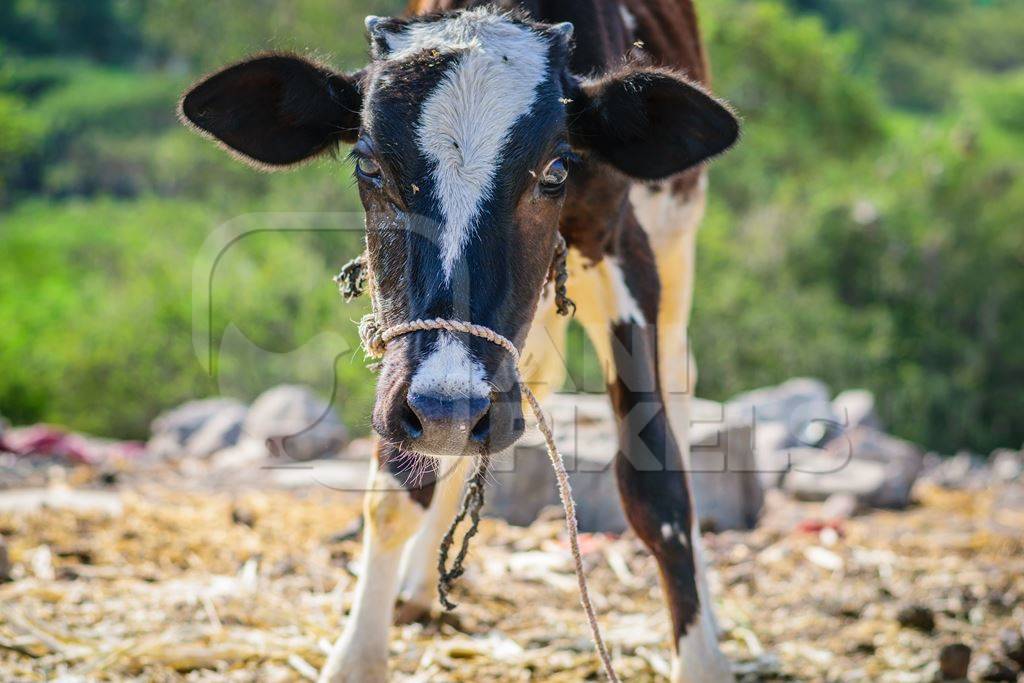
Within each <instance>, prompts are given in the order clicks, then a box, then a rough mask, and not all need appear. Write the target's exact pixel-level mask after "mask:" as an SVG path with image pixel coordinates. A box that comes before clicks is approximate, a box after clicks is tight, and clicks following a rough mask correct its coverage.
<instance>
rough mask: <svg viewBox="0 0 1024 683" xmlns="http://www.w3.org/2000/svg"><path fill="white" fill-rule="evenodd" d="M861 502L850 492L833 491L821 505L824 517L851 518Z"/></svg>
mask: <svg viewBox="0 0 1024 683" xmlns="http://www.w3.org/2000/svg"><path fill="white" fill-rule="evenodd" d="M859 508H860V503H859V502H858V501H857V496H854V495H853V494H850V493H833V494H832V495H831V496H829V497H828V498H826V499H825V502H824V503H822V505H821V517H822V519H849V518H850V517H853V516H854V515H855V514H857V510H858V509H859Z"/></svg>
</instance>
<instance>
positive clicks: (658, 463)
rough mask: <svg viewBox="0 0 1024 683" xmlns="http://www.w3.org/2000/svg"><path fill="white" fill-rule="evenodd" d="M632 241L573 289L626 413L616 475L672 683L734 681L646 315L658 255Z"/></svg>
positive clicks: (621, 418)
mask: <svg viewBox="0 0 1024 683" xmlns="http://www.w3.org/2000/svg"><path fill="white" fill-rule="evenodd" d="M624 239H625V240H628V241H627V242H625V243H624V244H622V245H620V249H619V250H618V253H617V255H616V256H610V257H606V258H605V259H604V260H602V261H601V262H600V263H599V264H598V265H597V266H595V267H593V268H590V269H586V270H583V269H576V268H574V269H573V272H572V275H571V277H570V283H573V288H572V291H571V292H570V294H571V295H572V296H574V298H576V301H577V304H578V305H579V307H580V308H579V314H578V317H579V319H580V320H581V322H582V323H583V325H584V327H585V328H586V329H587V332H588V335H589V336H590V338H591V340H592V341H593V344H594V347H595V348H596V349H597V351H598V354H599V355H600V356H601V360H602V366H603V367H604V369H605V373H606V380H607V382H608V391H609V394H610V396H611V399H612V405H613V408H614V411H615V415H616V418H617V421H618V432H619V449H620V450H619V453H618V455H617V456H616V460H615V474H616V479H617V482H618V486H619V492H620V495H621V497H622V503H623V508H624V510H625V512H626V518H627V520H628V521H629V524H630V526H631V527H632V528H633V530H634V531H635V532H636V534H637V536H639V537H640V539H641V540H642V541H643V543H644V544H645V545H646V546H647V548H648V549H649V550H650V551H651V553H652V554H653V555H654V557H655V559H656V560H657V562H658V569H659V573H660V576H661V584H662V589H663V591H664V594H665V598H666V602H667V604H668V608H669V613H670V616H671V620H672V630H673V645H674V649H675V657H674V658H673V667H672V669H673V671H672V676H673V678H672V680H673V683H690V682H693V683H696V682H700V683H711V682H715V683H717V682H720V681H731V680H732V675H731V673H730V670H729V666H728V662H727V661H726V660H725V658H724V657H723V656H722V655H721V653H720V651H719V648H718V640H717V635H716V633H715V628H714V623H713V620H711V618H710V614H711V609H710V604H709V603H708V596H707V591H706V588H705V586H704V585H703V584H704V576H703V567H702V566H701V564H700V558H699V550H698V548H697V543H698V542H699V535H698V534H697V533H696V532H695V524H694V511H693V504H692V500H691V497H690V492H689V487H688V482H687V477H686V472H685V468H684V466H683V450H682V449H681V448H680V444H679V442H677V440H676V438H675V436H674V434H673V431H672V426H671V424H670V422H669V416H668V411H667V409H666V404H665V399H664V396H663V393H662V390H661V383H660V378H659V373H658V358H657V355H656V353H657V336H658V335H657V331H656V326H655V325H651V324H649V322H648V321H651V320H657V314H658V301H659V286H658V282H657V275H656V270H655V268H654V267H653V263H652V262H653V255H651V253H650V246H649V244H648V243H647V240H646V238H645V237H644V236H643V235H642V233H640V232H639V230H636V231H633V232H632V233H631V234H630V235H627V236H625V237H624ZM577 292H578V293H577ZM680 351H681V352H682V353H685V351H683V350H680Z"/></svg>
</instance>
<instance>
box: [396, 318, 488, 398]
mask: <svg viewBox="0 0 1024 683" xmlns="http://www.w3.org/2000/svg"><path fill="white" fill-rule="evenodd" d="M490 392H491V387H490V385H489V384H487V381H486V379H485V374H484V368H483V366H482V365H480V363H479V362H478V361H476V360H474V359H473V358H472V357H471V356H470V355H469V351H468V350H467V349H466V347H465V346H464V345H463V344H462V342H460V341H459V340H458V339H455V338H454V337H453V336H452V335H450V334H448V333H447V332H441V333H440V334H439V335H438V340H437V342H436V343H435V345H434V349H433V351H431V353H430V355H429V356H427V357H426V358H425V359H423V362H422V363H420V364H419V367H418V368H417V369H416V374H414V375H413V377H412V383H411V384H410V385H409V393H410V394H418V395H420V396H437V397H441V398H444V397H451V398H486V397H487V396H488V395H489V394H490Z"/></svg>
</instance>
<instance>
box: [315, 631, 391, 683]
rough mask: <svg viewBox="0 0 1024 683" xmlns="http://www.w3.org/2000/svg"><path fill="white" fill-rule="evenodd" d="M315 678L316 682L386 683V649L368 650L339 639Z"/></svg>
mask: <svg viewBox="0 0 1024 683" xmlns="http://www.w3.org/2000/svg"><path fill="white" fill-rule="evenodd" d="M375 649H376V648H375ZM317 680H318V683H387V681H388V657H387V651H386V650H385V651H384V652H369V651H367V649H366V648H354V647H351V644H350V643H344V642H342V641H341V640H339V641H338V642H337V643H335V645H334V648H333V649H332V650H331V654H330V656H328V657H327V662H326V663H325V664H324V668H323V669H322V670H321V671H320V678H319V679H317Z"/></svg>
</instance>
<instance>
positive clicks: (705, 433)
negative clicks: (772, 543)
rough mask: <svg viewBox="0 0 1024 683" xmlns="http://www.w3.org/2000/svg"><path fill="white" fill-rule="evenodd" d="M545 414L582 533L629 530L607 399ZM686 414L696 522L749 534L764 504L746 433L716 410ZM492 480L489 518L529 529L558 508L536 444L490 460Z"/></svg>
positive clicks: (564, 403) (707, 406) (559, 400)
mask: <svg viewBox="0 0 1024 683" xmlns="http://www.w3.org/2000/svg"><path fill="white" fill-rule="evenodd" d="M546 410H547V411H548V413H549V415H550V416H551V418H552V429H553V432H554V434H555V440H556V443H557V444H558V447H559V450H560V451H561V453H562V456H563V457H564V459H565V462H566V469H567V470H568V471H569V481H570V484H571V486H572V490H573V495H574V497H575V499H576V508H577V515H578V517H579V524H580V528H581V529H582V530H584V531H607V532H621V531H624V530H625V529H626V528H627V524H626V520H625V516H624V515H623V513H622V506H621V504H620V503H619V494H618V488H617V484H616V481H615V472H614V471H613V467H612V463H613V461H614V458H615V454H616V452H617V450H618V440H617V437H616V431H615V422H614V419H613V417H612V412H611V408H610V406H609V404H608V398H607V397H606V396H604V395H571V396H570V395H562V396H558V397H555V398H554V399H553V400H552V401H549V403H548V404H547V406H546ZM692 412H693V413H694V416H695V417H694V419H695V420H696V419H699V420H701V421H700V422H695V423H694V425H693V426H692V427H691V434H690V442H691V444H693V445H692V448H691V471H690V479H691V483H692V489H693V491H694V499H695V504H696V506H697V515H698V518H699V519H700V520H701V522H702V524H703V525H704V526H706V527H713V528H715V529H720V530H721V529H736V528H741V529H746V528H750V527H751V526H752V525H753V524H754V523H756V521H757V518H758V515H759V514H760V511H761V507H762V504H763V501H764V492H763V488H762V486H761V484H760V481H759V479H758V476H757V471H756V470H757V463H756V461H755V459H754V452H753V448H752V442H753V440H752V437H751V427H750V426H749V425H747V424H742V423H724V424H723V423H722V422H721V418H720V416H721V414H722V410H721V406H718V405H717V404H713V403H712V402H695V405H694V406H693V411H692ZM697 413H700V414H701V415H700V416H698V415H697ZM705 413H706V414H708V415H713V414H717V415H718V416H719V422H718V423H717V424H716V423H715V422H713V421H711V420H709V419H708V420H706V419H705ZM491 472H492V477H493V479H494V481H495V483H496V485H495V486H493V487H491V488H490V489H489V491H488V501H487V508H486V511H487V513H488V514H491V515H496V516H500V517H503V518H504V519H506V520H508V521H510V522H512V523H513V524H529V523H530V522H532V521H533V520H534V519H536V518H537V515H538V514H540V512H541V510H543V509H544V508H545V507H547V506H551V505H557V504H558V492H557V487H556V485H555V479H554V474H553V473H552V470H551V464H550V463H549V461H548V457H547V453H546V451H545V449H544V445H543V441H542V440H540V439H539V438H536V437H534V438H532V439H531V438H529V437H527V438H525V439H524V440H523V441H521V442H520V444H519V445H517V446H516V447H515V448H514V449H513V451H512V453H511V454H508V455H506V456H504V457H502V458H499V459H496V460H495V461H494V462H493V463H492V465H491ZM670 474H671V473H667V475H666V476H669V475H670ZM679 476H682V473H681V472H680V473H679Z"/></svg>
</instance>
